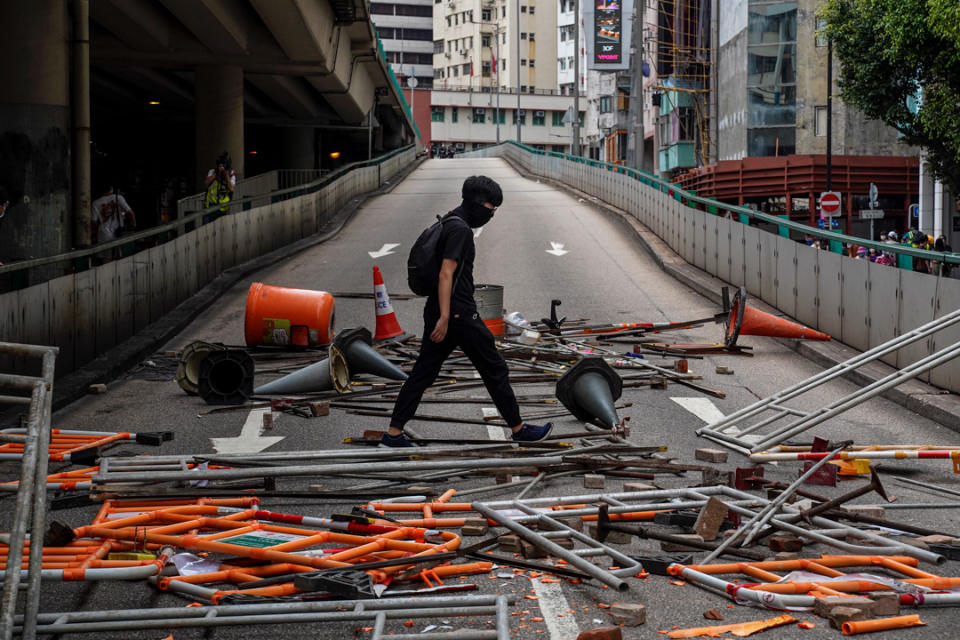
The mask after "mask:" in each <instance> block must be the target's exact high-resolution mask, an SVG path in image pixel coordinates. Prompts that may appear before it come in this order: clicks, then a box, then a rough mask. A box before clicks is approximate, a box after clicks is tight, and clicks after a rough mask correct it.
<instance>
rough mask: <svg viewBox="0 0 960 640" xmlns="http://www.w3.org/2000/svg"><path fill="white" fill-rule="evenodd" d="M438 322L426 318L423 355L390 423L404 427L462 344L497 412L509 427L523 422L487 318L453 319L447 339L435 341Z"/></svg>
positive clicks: (401, 393)
mask: <svg viewBox="0 0 960 640" xmlns="http://www.w3.org/2000/svg"><path fill="white" fill-rule="evenodd" d="M436 324H437V321H436V320H433V321H432V322H431V320H430V318H429V317H425V318H424V327H423V343H422V344H421V346H420V355H419V356H417V362H416V363H415V364H414V365H413V371H412V372H411V373H410V377H409V378H407V379H406V381H405V382H404V383H403V387H401V388H400V393H399V394H398V396H397V402H396V404H395V405H394V406H393V417H392V418H391V419H390V426H393V427H397V428H400V429H402V428H403V426H404V425H405V424H406V423H407V421H409V420H410V418H412V417H413V415H414V414H415V413H416V412H417V406H418V405H419V404H420V399H421V398H422V397H423V392H424V391H426V389H427V387H429V386H430V385H431V384H433V381H434V380H436V379H437V375H438V374H439V373H440V369H441V367H443V361H444V360H446V359H447V358H448V357H449V356H450V354H451V353H452V352H453V350H454V349H455V348H457V347H460V349H461V350H462V351H463V353H464V354H466V356H467V357H468V358H470V362H472V363H473V366H474V367H476V368H477V372H478V373H479V374H480V377H481V379H482V380H483V384H484V386H485V387H486V388H487V392H488V393H489V394H490V397H491V398H493V404H494V405H496V407H497V411H498V412H499V413H500V416H501V417H503V419H504V420H505V421H506V423H507V426H510V427H513V426H516V425H518V424H520V423H521V418H520V408H519V407H518V406H517V397H516V396H515V395H514V393H513V389H512V388H511V387H510V381H509V376H510V372H509V370H508V369H507V363H506V362H504V360H503V356H501V355H500V352H499V351H497V348H496V346H495V345H494V341H493V334H492V333H490V330H489V329H488V328H487V325H485V324H484V323H483V320H481V319H480V317H479V316H478V315H477V314H476V313H474V314H472V315H471V316H470V317H466V318H461V317H452V318H450V323H449V325H448V328H447V336H446V337H445V338H444V339H443V342H434V341H433V340H431V339H430V333H431V332H432V331H433V328H434V327H435V326H436Z"/></svg>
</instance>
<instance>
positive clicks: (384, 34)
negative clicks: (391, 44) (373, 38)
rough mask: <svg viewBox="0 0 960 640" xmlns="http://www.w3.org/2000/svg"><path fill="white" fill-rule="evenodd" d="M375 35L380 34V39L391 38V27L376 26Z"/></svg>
mask: <svg viewBox="0 0 960 640" xmlns="http://www.w3.org/2000/svg"><path fill="white" fill-rule="evenodd" d="M377 35H378V36H380V39H381V40H393V28H391V27H377Z"/></svg>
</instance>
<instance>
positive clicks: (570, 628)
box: [481, 407, 580, 640]
mask: <svg viewBox="0 0 960 640" xmlns="http://www.w3.org/2000/svg"><path fill="white" fill-rule="evenodd" d="M481 411H482V412H483V416H484V417H487V416H489V415H494V416H495V415H498V414H497V410H496V408H494V407H483V408H482V409H481ZM487 435H488V436H489V437H490V439H491V440H506V439H507V433H506V431H505V430H504V428H503V427H498V426H495V425H492V424H488V425H487ZM530 582H531V583H532V585H533V590H534V592H535V593H536V596H537V605H538V606H539V607H540V613H541V614H543V615H542V616H541V617H542V618H543V624H544V625H545V626H546V627H547V634H548V635H549V638H550V640H575V639H576V637H577V636H578V635H580V627H579V625H577V621H576V618H575V617H574V614H572V613H568V612H567V610H568V609H569V608H570V603H569V602H567V597H566V596H565V595H563V589H562V588H561V587H562V586H563V583H560V582H547V583H544V582H541V581H540V580H539V579H536V578H535V579H533V580H531V581H530ZM557 614H563V616H564V617H562V618H561V617H558V615H557Z"/></svg>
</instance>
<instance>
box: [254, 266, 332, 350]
mask: <svg viewBox="0 0 960 640" xmlns="http://www.w3.org/2000/svg"><path fill="white" fill-rule="evenodd" d="M335 306H336V305H335V303H334V300H333V296H332V295H330V294H329V293H327V292H326V291H313V290H310V289H291V288H290V287H275V286H273V285H269V284H263V283H262V282H254V283H253V284H251V285H250V292H249V293H248V294H247V310H246V313H245V315H244V319H243V328H244V335H245V337H246V341H247V346H251V347H252V346H255V345H293V346H298V347H315V346H319V345H327V344H330V341H331V340H333V334H334V311H335Z"/></svg>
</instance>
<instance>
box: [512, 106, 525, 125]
mask: <svg viewBox="0 0 960 640" xmlns="http://www.w3.org/2000/svg"><path fill="white" fill-rule="evenodd" d="M519 120H520V124H521V126H522V125H525V124H527V112H526V111H525V110H523V109H520V118H519ZM513 124H517V110H516V109H514V110H513Z"/></svg>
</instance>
